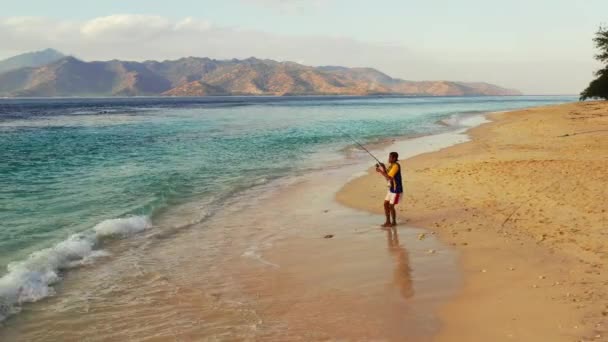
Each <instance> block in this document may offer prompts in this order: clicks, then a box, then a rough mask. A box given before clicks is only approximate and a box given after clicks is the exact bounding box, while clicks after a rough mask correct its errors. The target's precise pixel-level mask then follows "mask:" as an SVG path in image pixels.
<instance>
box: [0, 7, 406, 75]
mask: <svg viewBox="0 0 608 342" xmlns="http://www.w3.org/2000/svg"><path fill="white" fill-rule="evenodd" d="M0 41H3V42H8V43H7V44H3V45H2V46H0V55H2V56H8V55H10V54H14V53H15V52H25V51H31V50H37V49H42V48H46V47H52V48H55V49H58V50H60V51H62V52H64V53H69V54H73V55H75V56H77V57H79V58H82V59H85V60H104V59H114V58H118V59H128V60H146V59H174V58H180V57H184V56H207V57H211V58H218V59H227V58H247V57H251V56H255V57H258V58H270V59H279V60H290V61H302V62H304V63H306V64H311V65H325V64H336V65H346V66H370V65H386V64H395V65H396V64H397V63H398V64H403V63H406V62H408V61H411V60H412V58H413V54H412V53H411V52H410V51H408V50H407V49H406V48H405V47H403V46H399V45H390V44H382V43H367V42H362V41H358V40H355V39H350V38H344V37H326V36H297V37H293V36H286V35H279V34H272V33H267V32H261V31H252V30H244V29H238V28H229V27H216V26H214V25H212V24H211V23H210V22H209V21H207V20H202V19H197V18H193V17H187V18H181V19H177V20H171V19H168V18H165V17H162V16H156V15H138V14H116V15H111V16H105V17H98V18H93V19H91V20H87V21H80V22H78V21H60V20H54V19H49V18H39V17H13V18H4V19H0Z"/></svg>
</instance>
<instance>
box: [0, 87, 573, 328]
mask: <svg viewBox="0 0 608 342" xmlns="http://www.w3.org/2000/svg"><path fill="white" fill-rule="evenodd" d="M575 100H576V97H574V96H571V97H568V96H510V97H457V98H452V97H447V98H444V97H378V98H368V97H362V98H357V97H347V98H344V97H280V98H277V97H229V98H226V97H223V98H222V97H218V98H183V99H179V98H128V99H0V321H2V320H4V319H6V318H7V317H9V316H10V315H12V314H16V313H18V312H19V311H20V309H21V307H22V306H23V305H24V304H26V303H28V302H36V301H39V300H41V299H43V298H46V297H48V296H52V295H54V294H55V287H56V286H57V284H59V283H60V281H61V280H62V278H64V277H65V275H66V274H67V273H68V272H72V269H76V268H78V267H79V266H82V265H88V266H91V265H93V267H94V265H95V263H96V261H97V260H98V259H99V258H104V257H106V256H107V255H108V253H107V252H106V249H107V248H108V247H109V246H111V245H112V243H113V242H115V241H118V240H124V239H130V238H136V237H138V236H139V237H141V236H142V234H145V232H150V231H157V232H158V231H161V232H162V231H163V230H166V229H169V228H171V229H175V228H180V227H188V226H190V225H192V224H199V226H203V227H204V228H205V229H213V228H214V227H213V224H212V222H213V220H210V221H209V224H207V225H205V222H206V221H205V220H207V219H208V218H209V217H212V216H213V215H214V214H215V213H217V212H218V211H219V210H222V209H223V208H225V207H226V206H228V205H230V203H234V201H238V200H239V194H241V193H242V192H244V191H247V190H250V189H254V188H256V187H260V188H263V187H264V186H265V185H267V184H269V183H271V182H273V180H277V179H288V178H289V177H293V176H297V175H301V174H305V173H307V172H311V171H313V170H317V169H320V168H325V167H328V166H338V165H341V163H345V161H344V154H345V152H348V153H355V154H361V155H363V153H362V152H360V151H358V150H357V149H356V148H354V147H353V142H352V141H351V140H350V138H349V137H348V136H347V135H351V136H354V137H357V138H358V139H359V140H360V141H362V142H364V143H374V142H379V141H383V140H384V139H390V138H398V137H402V136H408V135H420V134H433V133H440V132H443V131H446V130H449V129H453V127H451V126H450V124H451V123H453V122H456V121H455V120H454V119H455V118H458V117H460V116H462V115H468V114H471V113H482V112H491V111H502V110H509V109H516V108H524V107H531V106H540V105H548V104H557V103H564V102H570V101H575ZM361 157H362V158H363V157H364V156H361ZM383 159H384V158H383ZM370 164H371V161H370ZM115 257H117V258H120V255H116V256H115ZM73 271H74V272H75V271H76V270H73Z"/></svg>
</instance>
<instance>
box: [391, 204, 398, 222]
mask: <svg viewBox="0 0 608 342" xmlns="http://www.w3.org/2000/svg"><path fill="white" fill-rule="evenodd" d="M389 209H390V214H391V217H392V219H393V222H392V223H391V226H392V227H395V226H396V225H397V212H396V211H395V205H394V204H391V205H390V206H389Z"/></svg>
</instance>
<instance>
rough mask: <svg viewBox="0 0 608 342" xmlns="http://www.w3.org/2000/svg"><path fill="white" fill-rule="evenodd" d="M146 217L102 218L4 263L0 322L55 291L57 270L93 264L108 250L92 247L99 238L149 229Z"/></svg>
mask: <svg viewBox="0 0 608 342" xmlns="http://www.w3.org/2000/svg"><path fill="white" fill-rule="evenodd" d="M151 227H152V224H151V222H150V219H149V218H148V217H146V216H133V217H128V218H120V219H111V220H105V221H102V222H100V223H99V224H97V225H96V226H95V227H94V228H93V229H92V230H90V231H87V232H83V233H78V234H74V235H72V236H70V237H69V238H67V239H66V240H64V241H61V242H60V243H58V244H56V245H55V246H53V247H50V248H46V249H43V250H40V251H37V252H34V253H32V254H30V256H29V257H28V258H27V259H25V260H22V261H17V262H12V263H10V264H9V265H8V267H7V269H8V272H7V273H6V274H5V275H4V276H3V277H2V278H0V321H2V320H4V319H5V318H6V317H8V316H9V315H11V314H14V313H16V312H18V311H19V306H20V305H21V304H23V303H27V302H35V301H38V300H40V299H42V298H45V297H48V296H52V295H54V294H55V290H54V288H53V284H55V283H57V282H58V281H60V280H61V271H63V270H66V269H70V268H74V267H78V266H81V265H85V264H91V263H93V262H94V261H95V260H96V259H97V258H100V257H105V256H108V255H109V253H107V252H106V251H103V250H101V249H96V247H98V243H99V241H100V239H103V238H108V237H112V236H118V237H124V236H128V235H131V234H135V233H138V232H141V231H143V230H145V229H148V228H151Z"/></svg>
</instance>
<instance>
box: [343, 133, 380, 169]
mask: <svg viewBox="0 0 608 342" xmlns="http://www.w3.org/2000/svg"><path fill="white" fill-rule="evenodd" d="M336 130H338V131H339V132H340V133H342V134H343V135H345V136H347V137H348V138H349V139H350V140H352V141H353V142H354V143H355V144H357V146H359V147H361V149H363V151H365V152H367V154H369V155H370V156H371V157H372V158H374V159H375V160H376V161H377V162H378V163H377V164H376V166H382V168H383V169H384V170H386V166H385V165H384V163H383V162H381V161H380V160H379V159H378V158H376V156H375V155H373V154H372V153H371V152H370V151H369V150H368V149H367V148H365V146H363V144H361V143H360V142H358V141H357V140H356V139H355V138H353V137H352V136H351V135H350V134H348V133H346V132H344V131H343V130H341V129H339V128H338V127H336Z"/></svg>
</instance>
